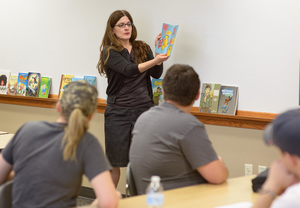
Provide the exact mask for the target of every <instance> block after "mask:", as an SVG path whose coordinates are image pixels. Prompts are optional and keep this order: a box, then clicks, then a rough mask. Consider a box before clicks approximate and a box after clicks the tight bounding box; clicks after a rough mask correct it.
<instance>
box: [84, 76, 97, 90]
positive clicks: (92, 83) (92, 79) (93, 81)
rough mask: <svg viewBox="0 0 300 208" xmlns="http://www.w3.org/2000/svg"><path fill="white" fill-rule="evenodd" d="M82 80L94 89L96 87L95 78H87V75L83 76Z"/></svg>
mask: <svg viewBox="0 0 300 208" xmlns="http://www.w3.org/2000/svg"><path fill="white" fill-rule="evenodd" d="M83 79H84V80H86V81H88V82H89V83H90V84H91V85H93V86H94V87H96V85H97V77H96V76H87V75H85V76H84V77H83Z"/></svg>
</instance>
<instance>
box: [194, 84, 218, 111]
mask: <svg viewBox="0 0 300 208" xmlns="http://www.w3.org/2000/svg"><path fill="white" fill-rule="evenodd" d="M220 88H221V84H215V83H203V84H202V89H201V95H200V106H199V112H203V113H218V105H219V96H220Z"/></svg>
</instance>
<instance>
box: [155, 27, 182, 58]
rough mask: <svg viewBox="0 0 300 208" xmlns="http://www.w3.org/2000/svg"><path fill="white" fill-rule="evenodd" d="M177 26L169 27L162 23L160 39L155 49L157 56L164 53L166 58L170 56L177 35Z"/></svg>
mask: <svg viewBox="0 0 300 208" xmlns="http://www.w3.org/2000/svg"><path fill="white" fill-rule="evenodd" d="M177 30H178V25H170V24H167V23H163V25H162V31H161V38H160V39H159V40H158V43H157V45H156V47H155V52H156V53H159V54H164V53H166V54H167V55H168V56H170V55H171V53H172V50H173V47H174V42H175V37H176V34H177Z"/></svg>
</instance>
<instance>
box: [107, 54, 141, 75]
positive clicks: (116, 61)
mask: <svg viewBox="0 0 300 208" xmlns="http://www.w3.org/2000/svg"><path fill="white" fill-rule="evenodd" d="M109 53H110V54H109V58H108V60H107V62H106V64H105V67H106V70H113V71H116V72H117V73H120V74H122V75H124V76H126V77H132V76H133V75H135V74H139V73H140V71H139V69H138V64H134V63H131V62H130V58H129V54H127V52H126V51H125V49H124V50H123V51H121V52H118V51H116V50H114V49H110V50H109ZM104 54H106V53H104ZM103 58H104V60H106V55H104V57H103Z"/></svg>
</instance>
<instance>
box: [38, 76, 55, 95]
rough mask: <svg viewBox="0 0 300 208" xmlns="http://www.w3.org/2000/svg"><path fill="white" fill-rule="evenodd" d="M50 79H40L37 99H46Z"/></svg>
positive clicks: (50, 82)
mask: <svg viewBox="0 0 300 208" xmlns="http://www.w3.org/2000/svg"><path fill="white" fill-rule="evenodd" d="M51 84H52V78H51V77H41V84H40V91H39V98H48V97H49V94H50V90H51Z"/></svg>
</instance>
